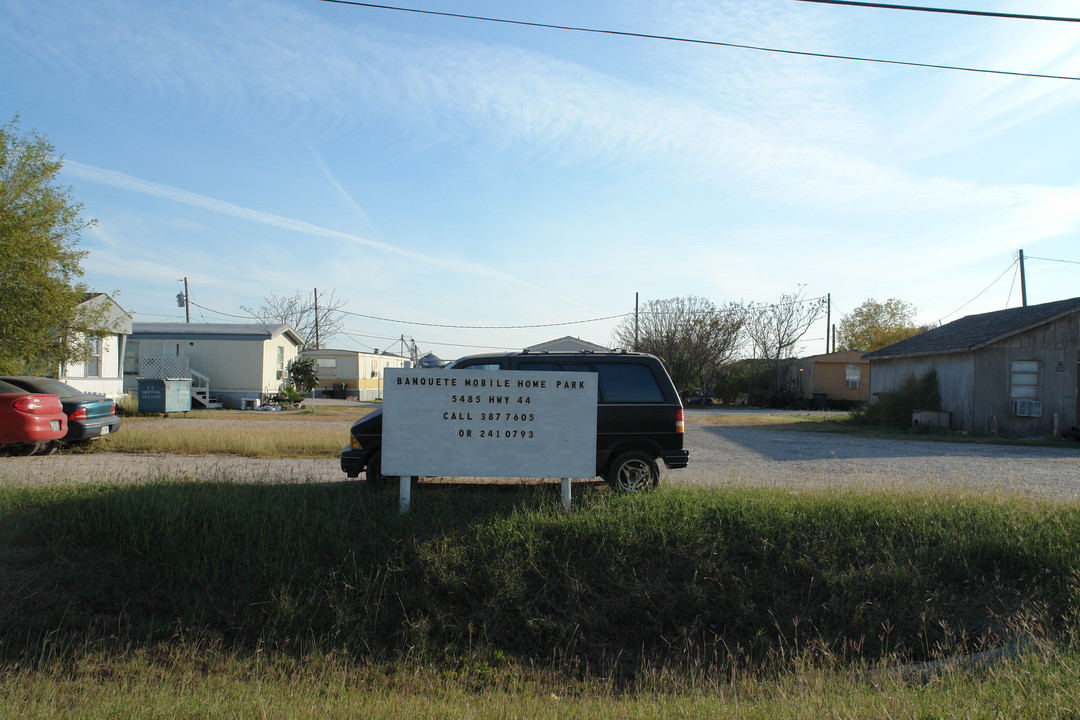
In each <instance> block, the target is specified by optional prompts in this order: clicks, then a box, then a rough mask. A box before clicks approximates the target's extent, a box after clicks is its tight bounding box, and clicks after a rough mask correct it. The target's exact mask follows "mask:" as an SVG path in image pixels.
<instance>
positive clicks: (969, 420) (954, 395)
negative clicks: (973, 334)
mask: <svg viewBox="0 0 1080 720" xmlns="http://www.w3.org/2000/svg"><path fill="white" fill-rule="evenodd" d="M973 366H974V358H973V356H972V355H971V354H968V353H954V354H949V355H927V356H923V357H912V358H891V359H884V360H872V361H871V362H870V394H871V395H872V396H873V397H874V398H875V399H876V397H877V396H878V395H880V394H881V393H889V392H896V391H897V390H898V389H899V388H900V386H901V385H902V384H903V383H904V381H905V380H907V379H908V378H909V377H916V378H918V377H922V376H923V375H925V374H926V373H927V372H929V371H930V370H935V371H937V378H938V391H939V392H940V393H941V410H943V411H945V412H947V413H950V414H951V415H952V417H951V419H950V421H949V426H950V427H951V428H952V429H953V430H968V431H971V430H972V429H973V422H974V389H973V387H972V378H973V375H974V374H973V370H972V368H973ZM920 409H926V410H933V409H935V408H920Z"/></svg>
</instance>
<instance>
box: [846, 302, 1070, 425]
mask: <svg viewBox="0 0 1080 720" xmlns="http://www.w3.org/2000/svg"><path fill="white" fill-rule="evenodd" d="M863 357H864V358H865V359H866V360H869V362H870V369H871V372H870V391H871V394H872V395H873V396H880V395H881V394H882V393H887V392H892V391H894V390H896V389H897V388H898V387H899V386H900V385H901V384H902V383H903V382H904V380H905V379H907V378H909V377H912V376H915V377H921V376H923V375H925V374H926V372H927V371H929V370H934V371H936V373H937V378H938V388H939V391H940V393H941V410H942V411H943V412H947V413H950V419H949V424H950V427H952V428H953V429H955V430H966V431H970V432H975V433H991V434H992V433H1000V434H1002V435H1009V436H1014V437H1045V436H1055V437H1056V436H1059V435H1060V434H1061V433H1062V432H1067V431H1069V429H1070V428H1072V427H1073V426H1076V425H1080V419H1078V416H1080V396H1078V394H1077V388H1078V386H1080V297H1078V298H1072V299H1070V300H1059V301H1056V302H1050V303H1043V304H1040V305H1030V306H1027V307H1018V308H1009V309H1007V310H999V311H997V312H989V313H982V314H980V315H968V316H967V317H963V318H960V319H959V320H954V321H953V322H950V323H947V324H945V325H942V326H940V327H937V328H934V329H933V330H929V331H927V332H925V333H922V334H920V335H915V336H914V337H910V338H908V339H906V340H902V341H900V342H898V343H894V344H893V345H889V346H888V347H885V348H882V349H880V350H875V351H874V352H871V353H867V354H866V355H864V356H863ZM927 409H932V408H927Z"/></svg>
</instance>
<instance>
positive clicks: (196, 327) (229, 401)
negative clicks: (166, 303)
mask: <svg viewBox="0 0 1080 720" xmlns="http://www.w3.org/2000/svg"><path fill="white" fill-rule="evenodd" d="M302 343H303V341H302V340H301V339H300V336H299V335H297V334H296V332H295V331H293V329H292V328H290V327H289V326H288V325H276V324H254V323H252V324H239V323H156V322H154V323H151V322H147V323H143V322H137V323H134V326H133V328H132V333H131V336H130V338H128V343H127V353H126V354H125V356H124V385H125V389H127V390H128V391H129V392H135V391H136V389H137V384H138V383H137V379H138V377H139V374H140V367H141V366H143V365H145V361H146V360H147V359H153V358H176V357H180V358H184V359H185V361H186V362H184V363H182V365H185V366H187V367H189V368H190V372H191V379H192V399H193V400H196V401H197V402H198V403H200V404H202V405H204V406H207V407H209V406H210V405H211V404H215V405H216V404H217V403H221V404H223V405H224V406H225V407H242V406H243V405H244V404H245V401H250V400H255V399H258V400H260V401H265V400H269V399H271V398H273V397H274V396H275V395H277V393H278V391H279V390H280V388H281V386H282V385H283V384H285V383H286V382H287V379H288V372H287V369H288V367H289V363H290V362H292V361H293V360H295V359H296V357H297V355H298V354H299V350H300V345H301V344H302Z"/></svg>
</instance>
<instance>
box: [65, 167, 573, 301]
mask: <svg viewBox="0 0 1080 720" xmlns="http://www.w3.org/2000/svg"><path fill="white" fill-rule="evenodd" d="M63 172H64V173H65V174H67V175H71V176H73V177H76V178H79V179H81V180H88V181H90V182H95V183H100V184H102V185H108V186H110V187H115V188H120V189H121V190H129V191H131V192H136V193H141V194H143V195H150V196H153V197H158V198H162V199H164V200H171V201H173V202H178V203H182V204H184V205H190V206H192V207H197V208H200V209H203V210H209V211H210V212H216V213H220V214H222V215H229V216H231V217H236V218H241V219H243V220H249V221H251V222H256V223H261V224H263V225H270V226H272V227H278V228H282V229H285V230H292V231H294V232H298V233H303V234H305V235H314V236H316V237H325V238H333V239H336V240H345V241H347V242H352V243H356V244H358V245H364V246H366V247H370V248H372V249H374V250H380V251H382V252H386V253H391V254H393V255H400V256H401V257H404V258H408V259H409V260H415V261H417V262H422V263H426V264H428V265H434V266H436V267H440V268H447V269H454V270H459V271H462V272H467V273H470V274H473V275H480V276H483V277H487V278H493V279H497V280H502V281H505V282H510V283H515V284H517V285H522V286H525V287H529V288H534V289H538V290H542V291H544V292H551V290H550V289H549V288H541V287H539V286H537V285H534V284H532V283H529V282H525V281H524V280H520V279H518V278H516V277H514V276H513V275H509V274H507V273H504V272H501V271H499V270H495V269H493V268H489V267H487V266H485V265H479V264H477V263H466V262H459V261H457V260H447V259H445V258H438V257H434V256H431V255H425V254H424V253H419V252H415V251H413V250H405V249H403V248H399V247H395V246H393V245H388V244H386V243H381V242H378V241H376V240H369V239H368V238H364V237H360V236H358V235H352V234H350V233H346V232H341V231H339V230H331V229H330V228H325V227H322V226H320V225H314V224H312V223H309V222H304V221H303V220H294V219H292V218H287V217H283V216H281V215H275V214H273V213H268V212H263V211H261V210H253V209H252V208H247V207H243V206H242V205H235V204H233V203H230V202H225V201H224V200H217V199H215V198H212V197H207V196H206V195H199V194H198V193H193V192H189V191H187V190H181V189H180V188H176V187H172V186H170V185H162V184H160V183H155V182H151V181H149V180H143V179H141V178H137V177H133V176H131V175H126V174H124V173H121V172H117V171H115V170H105V169H103V168H98V167H94V166H93V165H84V164H82V163H78V162H74V161H72V160H64V168H63ZM559 297H563V296H561V295H560V296H559ZM563 299H564V300H566V301H568V302H572V303H574V304H575V305H580V306H582V307H588V306H587V305H585V304H584V303H582V302H580V301H578V300H574V299H573V298H567V297H563Z"/></svg>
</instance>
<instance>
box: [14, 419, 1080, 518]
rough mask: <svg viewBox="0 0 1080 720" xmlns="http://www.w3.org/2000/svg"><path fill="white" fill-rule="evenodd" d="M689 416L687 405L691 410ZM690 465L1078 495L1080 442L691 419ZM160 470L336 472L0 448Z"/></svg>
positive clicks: (30, 462)
mask: <svg viewBox="0 0 1080 720" xmlns="http://www.w3.org/2000/svg"><path fill="white" fill-rule="evenodd" d="M691 417H692V415H691ZM686 445H687V447H688V448H689V450H690V466H689V467H687V468H685V469H683V470H674V471H671V472H669V473H668V476H667V478H668V482H671V483H672V484H676V485H683V484H688V485H704V486H724V485H753V486H762V487H783V488H790V489H800V488H801V489H809V488H821V487H830V488H848V489H874V488H901V487H912V488H921V489H950V490H956V489H960V490H964V491H972V492H986V491H990V492H995V491H1005V492H1016V493H1021V494H1025V495H1029V496H1032V497H1038V498H1046V499H1055V500H1068V501H1077V500H1080V446H1077V445H1075V444H1074V445H1070V446H1065V447H1062V448H1060V449H1059V448H1042V447H1015V446H999V445H993V446H991V445H966V444H957V443H948V442H926V441H908V440H874V439H867V438H853V437H848V436H843V435H832V434H829V433H803V432H792V431H788V430H773V429H769V428H768V427H710V426H702V425H695V424H693V423H692V422H691V423H689V424H688V425H687V434H686ZM165 478H191V479H200V480H224V481H239V482H341V481H344V480H346V479H347V478H346V477H345V474H344V473H342V472H341V470H340V469H339V467H338V461H337V460H336V459H334V460H255V459H250V458H238V457H207V456H198V457H193V456H184V455H130V454H121V453H94V454H85V455H55V456H52V457H30V458H0V483H2V484H4V485H8V486H12V485H19V486H27V485H52V484H66V483H70V482H87V481H91V482H107V483H127V482H145V481H147V480H154V479H165Z"/></svg>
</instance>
